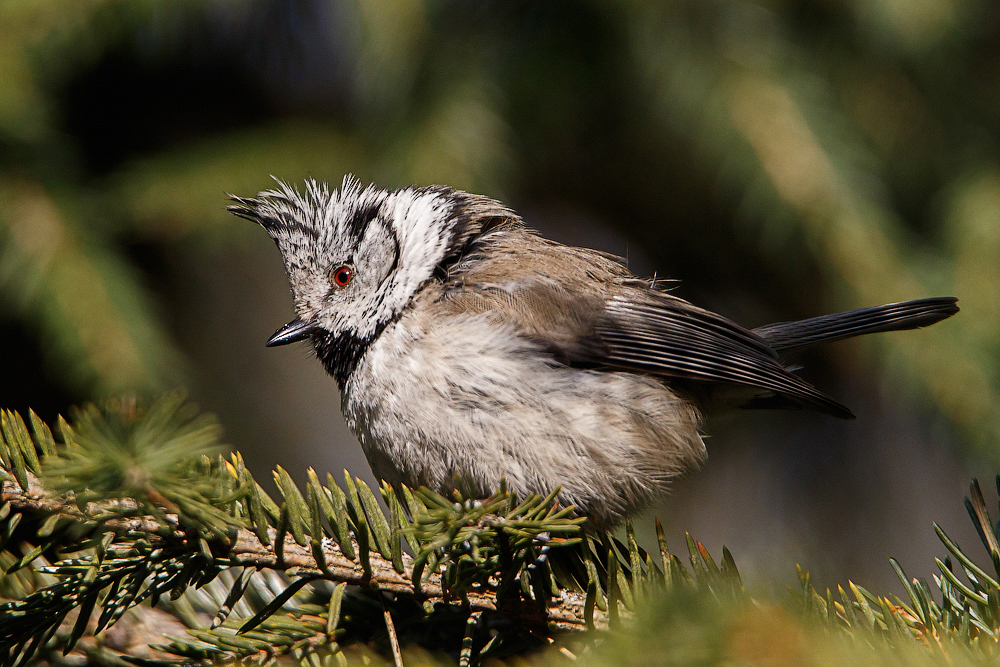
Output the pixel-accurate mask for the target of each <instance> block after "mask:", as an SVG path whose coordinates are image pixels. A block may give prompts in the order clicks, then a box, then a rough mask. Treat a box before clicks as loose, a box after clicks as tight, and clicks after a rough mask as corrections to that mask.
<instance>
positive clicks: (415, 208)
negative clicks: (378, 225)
mask: <svg viewBox="0 0 1000 667" xmlns="http://www.w3.org/2000/svg"><path fill="white" fill-rule="evenodd" d="M449 212H450V204H448V203H447V202H446V201H444V200H443V199H442V198H441V197H440V196H439V195H437V194H434V193H421V194H416V193H415V192H414V191H413V190H403V191H400V192H397V193H394V194H393V195H390V197H389V198H388V199H387V200H386V202H385V203H384V204H383V207H382V215H381V217H382V219H387V220H389V221H390V223H389V224H391V225H392V230H391V232H390V231H389V230H388V229H387V230H385V233H386V234H387V235H389V236H395V239H396V241H398V243H399V248H398V250H399V259H398V261H397V262H396V267H395V269H394V271H393V272H392V274H391V275H390V276H389V277H388V278H387V279H386V280H385V281H383V282H382V284H381V285H380V286H379V288H378V290H377V291H376V293H375V294H374V295H373V301H372V302H370V304H369V305H370V306H371V307H372V310H371V311H369V312H368V313H366V319H367V320H368V321H367V322H357V325H358V330H359V331H360V332H363V333H372V332H374V331H375V328H376V327H377V326H378V324H380V323H385V322H388V321H390V320H391V319H392V318H393V317H395V316H396V315H397V314H398V313H399V312H400V311H401V310H402V309H403V308H404V307H405V306H406V304H407V303H409V301H410V299H411V298H412V297H413V295H414V294H415V293H416V291H417V290H418V289H419V288H420V286H421V285H423V284H424V283H425V282H426V281H427V280H428V279H429V278H430V277H431V275H432V274H433V272H434V267H435V266H437V264H438V262H440V261H441V259H442V258H443V257H444V253H445V250H446V249H447V247H448V240H449V230H448V224H447V223H448V215H449ZM387 243H392V240H391V238H390V239H389V240H388V241H387ZM395 250H396V248H394V247H386V248H383V252H384V253H386V254H387V255H389V257H388V259H390V260H391V259H393V258H394V255H395Z"/></svg>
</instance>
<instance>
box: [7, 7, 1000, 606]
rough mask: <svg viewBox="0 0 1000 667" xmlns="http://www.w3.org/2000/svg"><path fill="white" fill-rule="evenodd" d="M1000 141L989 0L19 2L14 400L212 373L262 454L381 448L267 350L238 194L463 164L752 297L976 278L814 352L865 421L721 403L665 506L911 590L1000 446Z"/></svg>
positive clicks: (831, 387)
mask: <svg viewBox="0 0 1000 667" xmlns="http://www.w3.org/2000/svg"><path fill="white" fill-rule="evenodd" d="M998 149H1000V5H998V4H997V3H995V2H988V1H985V0H983V1H977V0H919V1H917V0H814V1H811V2H810V1H792V0H787V1H782V0H772V1H765V0H761V1H759V2H740V1H736V0H687V1H682V0H677V1H665V2H655V1H640V0H633V1H626V0H623V1H620V2H611V1H608V2H557V1H548V2H541V1H540V2H519V1H512V0H502V1H493V2H486V1H473V0H464V1H462V0H450V1H449V0H426V1H423V2H422V1H420V0H343V1H340V2H334V1H332V0H331V1H326V0H284V1H280V0H260V1H250V0H206V1H200V2H196V1H193V0H185V1H178V0H174V1H173V2H166V1H160V2H152V1H149V0H141V1H140V0H128V1H112V0H73V1H72V2H70V1H68V0H62V1H54V0H5V1H3V2H0V285H2V288H0V344H2V346H0V349H2V350H3V352H2V356H0V404H2V405H3V406H5V407H12V408H16V409H20V410H24V409H26V408H27V407H29V406H30V407H33V408H35V410H36V411H38V412H39V413H40V414H41V415H42V416H43V417H45V418H52V417H53V416H54V415H55V414H56V413H60V412H65V411H66V410H67V408H68V406H69V405H72V404H74V403H79V402H82V401H85V400H89V399H99V398H101V397H104V396H108V395H114V394H118V393H122V392H138V393H140V394H141V395H155V394H156V393H158V392H160V391H162V390H165V389H172V388H176V387H184V388H187V390H188V391H189V392H190V395H191V396H192V398H193V399H195V400H196V401H198V402H199V403H200V405H201V406H202V407H203V408H205V409H208V410H212V411H214V412H216V413H217V414H218V415H219V416H220V418H221V420H222V422H223V424H224V426H225V429H226V434H227V440H228V441H229V442H230V443H231V444H232V445H233V446H234V447H236V448H239V449H241V450H242V451H243V452H244V453H245V454H246V455H247V457H248V459H249V460H250V461H251V465H252V467H253V468H254V470H255V472H256V474H257V475H258V476H259V477H261V478H265V477H266V471H267V469H268V468H269V467H271V466H273V465H274V464H276V463H280V464H281V465H283V466H284V467H286V468H287V469H289V470H292V471H295V472H298V473H299V474H300V476H301V475H303V474H304V471H305V468H306V467H307V466H309V465H312V466H314V467H316V468H317V469H318V470H320V471H323V470H333V471H336V470H339V469H340V468H343V467H345V466H346V467H348V468H350V469H351V470H352V471H353V472H355V473H358V474H362V473H367V471H368V466H367V463H366V462H365V461H364V457H363V455H362V454H361V452H360V448H359V447H358V445H357V443H356V441H355V440H354V438H353V436H351V435H350V434H349V433H348V432H347V430H346V428H345V426H344V425H343V422H342V420H341V417H340V411H339V399H338V396H337V391H336V384H335V383H334V382H333V381H332V380H331V379H329V378H327V377H326V376H325V375H324V373H323V371H322V369H321V368H320V366H319V364H318V363H316V362H315V361H314V360H313V359H311V358H310V353H309V351H308V350H307V349H306V347H304V346H299V347H298V348H294V347H293V348H281V349H277V350H265V349H264V347H263V342H264V340H266V338H267V336H268V335H269V334H270V333H272V332H273V331H274V330H275V329H276V328H277V327H278V326H279V325H281V324H283V323H284V322H285V321H287V320H288V319H289V318H290V317H291V316H292V309H291V300H290V299H289V297H288V293H287V284H286V281H285V278H284V274H283V270H282V266H281V263H280V258H279V256H278V253H277V252H276V250H275V249H274V247H273V245H272V244H271V242H270V241H269V240H268V238H267V237H266V235H265V234H264V233H263V232H262V231H261V230H260V229H257V228H255V227H254V226H253V225H250V224H248V223H246V222H245V221H242V220H239V219H236V218H233V217H232V216H229V215H227V214H226V213H225V211H224V207H225V205H226V203H227V202H226V198H225V194H224V193H226V192H232V193H236V194H241V195H252V194H254V193H256V192H257V191H259V190H261V189H264V188H267V187H270V186H271V184H272V181H271V180H270V178H269V175H271V174H273V175H274V176H276V177H279V178H282V179H285V180H289V181H292V182H301V180H302V179H303V178H305V177H307V176H312V177H315V178H317V179H321V180H328V181H330V182H331V183H332V184H338V183H339V182H340V180H341V178H342V177H343V175H344V174H345V173H348V172H352V173H355V174H357V175H358V176H359V177H360V178H361V179H362V180H371V181H375V182H378V183H379V184H381V185H384V186H392V187H396V186H402V185H408V184H411V183H418V184H430V183H447V184H450V185H453V186H456V187H459V188H463V189H468V190H472V191H475V192H480V193H484V194H488V195H491V196H494V197H497V198H500V199H502V200H504V201H505V202H506V203H508V204H510V205H511V206H513V207H514V208H516V209H517V210H518V211H520V212H521V213H522V214H523V215H524V216H525V218H526V219H527V221H528V223H529V224H530V225H532V226H534V227H536V228H538V229H540V230H542V231H543V232H544V233H545V234H547V235H549V236H550V237H552V238H555V239H557V240H560V241H564V242H567V243H573V244H579V245H587V246H590V247H596V248H600V249H603V250H606V251H610V252H613V253H616V254H619V255H622V256H625V257H627V258H628V261H629V266H630V268H631V269H632V270H633V271H634V272H635V273H637V274H641V275H652V274H653V273H654V272H655V273H656V274H657V275H658V276H660V277H671V278H677V279H680V280H681V282H680V284H679V286H678V288H677V290H676V293H677V294H679V295H681V296H683V297H685V298H688V299H690V300H692V301H694V302H696V303H698V304H699V305H702V306H705V307H707V308H711V309H713V310H716V311H718V312H721V313H723V314H724V315H727V316H728V317H731V318H733V319H735V320H737V321H738V322H740V323H742V324H745V325H747V326H758V325H761V324H765V323H769V322H773V321H781V320H790V319H797V318H802V317H809V316H814V315H818V314H822V313H826V312H831V311H835V310H844V309H848V308H852V307H859V306H863V305H872V304H877V303H884V302H891V301H898V300H904V299H910V298H917V297H923V296H929V295H943V294H954V295H955V296H958V297H959V298H960V304H961V306H962V313H961V314H960V315H959V316H957V317H955V318H953V319H951V320H948V321H947V322H944V323H942V324H939V325H937V326H935V327H933V328H931V329H926V330H921V331H917V332H907V333H898V334H889V335H882V336H878V337H873V338H869V339H865V340H859V341H851V342H845V343H839V344H836V345H833V346H829V347H827V348H825V349H821V350H816V351H810V352H809V353H807V354H803V355H801V356H800V357H798V358H796V359H794V362H795V363H799V364H801V365H803V366H804V369H803V371H802V374H803V376H804V377H806V378H807V379H809V380H810V381H813V382H815V383H816V384H817V385H818V386H819V387H820V388H821V389H823V390H825V391H827V392H829V393H831V394H832V395H833V396H835V397H837V398H838V399H839V400H841V401H843V402H844V403H846V404H847V405H849V406H850V407H852V408H853V409H854V410H855V412H856V413H857V414H858V416H859V419H858V420H856V421H854V422H850V423H844V422H838V421H835V420H831V419H829V418H826V417H823V416H820V415H815V414H806V413H752V414H751V413H746V414H738V415H733V416H732V417H729V418H727V419H724V420H721V421H718V422H713V423H710V424H709V425H708V426H707V430H708V432H709V433H710V434H711V437H710V438H709V440H708V443H709V450H710V460H709V462H708V464H707V466H706V467H705V469H704V470H703V471H701V472H699V473H697V474H691V475H689V476H688V477H686V478H684V479H682V480H679V481H678V483H677V484H676V487H675V493H674V495H673V496H672V497H671V498H670V499H668V501H667V502H666V504H665V505H664V506H663V507H660V508H657V510H656V512H655V513H656V514H658V515H659V516H660V517H661V518H663V519H664V520H665V522H666V524H667V526H668V534H669V539H670V541H671V543H672V544H673V545H674V547H675V548H681V547H682V545H683V542H682V541H681V540H682V539H683V538H682V536H683V531H684V530H689V531H691V532H692V533H693V534H694V535H695V536H696V537H698V538H699V539H701V540H702V541H704V542H705V543H706V544H707V545H709V546H710V548H712V549H713V550H716V549H718V545H719V544H720V543H722V542H725V543H726V544H728V545H729V546H730V548H731V549H732V550H733V552H734V553H735V555H736V557H737V561H738V562H739V564H740V565H741V567H742V568H743V569H744V571H745V572H746V574H747V575H748V576H747V578H748V579H749V580H750V581H751V583H752V582H754V581H756V582H758V583H757V585H759V586H767V585H770V584H769V582H770V583H773V582H779V583H780V582H783V581H790V580H791V579H792V578H793V577H794V566H793V564H794V562H795V561H799V562H801V563H802V564H803V566H804V567H806V568H807V569H810V570H812V571H813V572H814V575H816V578H815V580H817V581H818V582H819V583H821V584H827V583H835V582H842V581H844V580H846V579H847V578H851V579H853V580H855V581H858V582H859V583H862V584H864V585H866V586H869V587H871V588H874V589H884V588H891V586H892V582H894V575H893V574H892V572H891V570H890V569H889V566H888V564H887V562H886V557H887V556H889V555H895V556H896V557H897V558H899V560H900V561H901V562H902V564H903V566H904V567H905V568H906V570H907V572H910V573H913V574H923V575H929V574H930V573H931V572H933V571H934V565H933V561H932V556H933V555H936V554H939V553H941V551H942V549H941V548H940V546H939V545H938V544H937V541H936V538H935V537H934V535H933V532H932V530H931V521H932V520H937V521H939V522H940V523H942V525H943V526H944V528H945V529H946V530H947V531H948V532H949V533H950V534H952V536H953V537H956V538H957V540H958V541H959V542H960V543H962V544H963V545H965V544H969V545H971V544H972V542H973V541H974V540H975V539H976V537H975V535H974V533H973V532H972V530H971V527H969V528H967V527H966V526H967V524H968V523H969V522H968V520H967V519H966V518H965V517H964V516H963V511H962V507H961V497H962V494H963V492H964V489H965V485H966V484H967V482H968V479H969V477H970V475H972V474H976V473H978V474H980V475H982V476H984V477H985V478H987V480H988V479H990V478H991V477H992V474H993V472H995V471H997V470H1000V401H998V393H1000V359H998V348H1000V159H998V156H1000V153H998ZM649 523H650V522H649V521H640V524H641V525H643V526H646V524H649ZM647 527H648V526H647Z"/></svg>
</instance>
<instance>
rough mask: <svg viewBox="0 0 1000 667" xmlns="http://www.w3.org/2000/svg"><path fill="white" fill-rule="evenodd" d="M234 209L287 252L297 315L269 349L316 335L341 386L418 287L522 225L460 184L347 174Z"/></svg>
mask: <svg viewBox="0 0 1000 667" xmlns="http://www.w3.org/2000/svg"><path fill="white" fill-rule="evenodd" d="M232 199H233V201H234V202H235V203H234V204H233V205H231V206H230V207H229V211H230V212H232V213H234V214H236V215H238V216H240V217H243V218H246V219H248V220H252V221H253V222H256V223H258V224H260V225H261V226H262V227H263V228H264V229H265V230H266V231H267V233H268V234H269V235H270V236H271V238H272V239H274V241H275V243H276V244H277V246H278V249H279V250H280V251H281V256H282V259H283V260H284V263H285V270H286V272H287V274H288V281H289V283H290V285H291V290H292V297H293V299H294V302H295V311H296V314H297V317H296V318H295V319H294V320H292V321H291V322H289V323H288V324H287V325H285V326H284V327H282V328H281V329H279V330H278V331H277V332H275V334H274V335H273V336H272V337H271V338H270V339H269V340H268V342H267V345H269V346H273V345H284V344H287V343H292V342H295V341H299V340H305V339H312V340H313V342H314V343H315V345H316V349H317V352H318V353H319V354H320V356H321V358H323V361H324V363H325V364H326V365H327V368H328V370H330V372H331V373H333V374H334V376H335V377H337V381H338V382H339V383H340V384H341V385H343V383H344V381H345V380H346V376H347V375H349V374H350V372H351V371H352V370H353V367H354V365H355V364H356V363H357V360H358V359H359V358H360V355H361V354H363V352H364V349H366V348H367V345H369V344H370V343H371V342H372V341H373V340H374V339H375V338H377V337H378V335H379V334H380V333H381V332H382V330H383V329H384V328H385V327H386V326H387V325H388V324H390V323H391V322H393V321H394V320H395V319H396V318H398V317H399V315H400V314H401V313H402V312H403V310H404V309H405V308H406V307H407V305H408V304H409V303H410V302H411V300H412V299H413V297H414V296H415V295H416V294H417V292H419V291H420V289H421V288H422V287H423V286H424V285H426V284H427V282H428V281H430V280H432V279H434V278H435V277H436V276H439V277H444V276H446V275H447V273H448V270H449V267H450V266H452V265H454V264H455V263H456V262H458V261H460V260H461V259H462V258H463V257H464V256H466V255H468V254H469V253H470V252H471V251H472V250H474V248H475V246H476V244H477V242H478V241H480V240H481V239H483V238H484V237H485V236H486V235H488V234H490V233H491V232H494V231H497V230H499V229H502V228H507V227H509V226H512V225H518V224H520V221H519V220H518V218H517V217H516V216H515V215H514V214H513V213H512V212H511V211H509V210H508V209H506V208H504V207H503V206H502V205H501V204H499V203H498V202H495V201H493V200H491V199H488V198H486V197H481V196H478V195H470V194H468V193H465V192H461V191H459V190H454V189H452V188H447V187H441V186H431V187H425V188H416V187H409V188H403V189H400V190H394V191H389V190H383V189H380V188H377V187H375V186H373V185H370V186H368V187H366V188H363V189H362V187H361V184H360V183H359V182H358V181H357V179H355V178H353V177H351V176H347V177H345V178H344V181H343V184H342V185H341V187H340V189H339V190H330V189H329V188H328V187H327V186H326V185H325V184H320V183H317V182H316V181H312V180H310V181H307V182H306V184H305V192H304V193H300V192H299V191H298V190H296V189H294V188H292V187H289V186H288V185H286V184H284V183H281V182H280V181H279V182H278V187H277V188H275V189H273V190H268V191H266V192H262V193H260V194H259V195H258V196H257V197H256V198H252V199H251V198H246V199H244V198H240V197H233V198H232Z"/></svg>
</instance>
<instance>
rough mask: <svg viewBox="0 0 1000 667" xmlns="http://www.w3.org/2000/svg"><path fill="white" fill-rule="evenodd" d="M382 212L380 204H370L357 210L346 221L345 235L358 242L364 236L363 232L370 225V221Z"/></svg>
mask: <svg viewBox="0 0 1000 667" xmlns="http://www.w3.org/2000/svg"><path fill="white" fill-rule="evenodd" d="M381 211H382V202H379V203H377V204H370V205H368V206H365V207H363V208H359V209H358V210H356V211H355V212H354V214H353V215H351V217H350V218H349V219H348V220H347V225H346V227H347V233H348V235H349V236H350V238H352V239H357V240H358V241H360V240H361V238H362V237H363V236H364V235H365V231H366V230H367V229H368V225H370V224H371V223H372V220H374V219H375V218H377V217H378V214H379V213H380V212H381Z"/></svg>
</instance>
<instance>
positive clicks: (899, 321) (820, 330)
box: [753, 296, 958, 352]
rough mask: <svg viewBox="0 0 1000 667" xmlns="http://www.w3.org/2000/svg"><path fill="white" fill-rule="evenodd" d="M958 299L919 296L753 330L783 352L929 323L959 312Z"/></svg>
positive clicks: (776, 349) (773, 347) (912, 327)
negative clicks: (913, 298)
mask: <svg viewBox="0 0 1000 667" xmlns="http://www.w3.org/2000/svg"><path fill="white" fill-rule="evenodd" d="M957 302H958V299H956V298H955V297H953V296H939V297H932V298H930V299H916V300H914V301H903V302H902V303H890V304H887V305H885V306H873V307H871V308H859V309H858V310H849V311H847V312H846V313H835V314H833V315H823V316H822V317H813V318H811V319H808V320H799V321H797V322H778V323H776V324H768V325H767V326H763V327H759V328H757V329H754V330H753V332H754V333H755V334H757V335H758V336H760V337H761V338H763V339H764V340H766V341H767V344H768V345H769V346H770V347H771V348H772V349H773V350H775V351H776V352H781V351H784V350H791V349H793V348H797V347H804V346H806V345H815V344H816V343H829V342H832V341H835V340H843V339H844V338H852V337H854V336H861V335H863V334H870V333H878V332H881V331H903V330H906V329H917V328H919V327H926V326H929V325H931V324H934V323H935V322H940V321H941V320H943V319H946V318H948V317H951V316H952V315H954V314H955V313H957V312H958V306H957V305H955V304H956V303H957Z"/></svg>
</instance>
